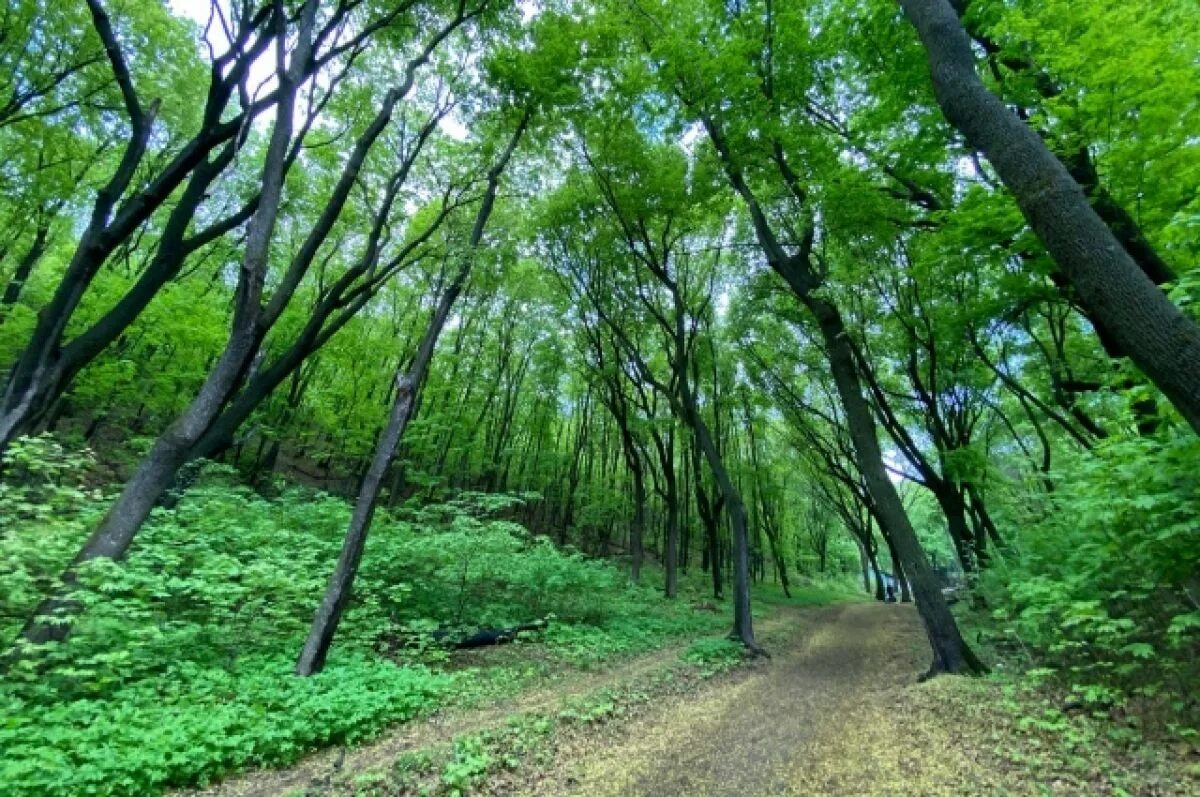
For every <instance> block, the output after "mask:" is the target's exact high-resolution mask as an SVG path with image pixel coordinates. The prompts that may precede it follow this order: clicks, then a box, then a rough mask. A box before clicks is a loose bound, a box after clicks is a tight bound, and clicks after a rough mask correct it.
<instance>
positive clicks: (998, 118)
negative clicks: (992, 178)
mask: <svg viewBox="0 0 1200 797" xmlns="http://www.w3.org/2000/svg"><path fill="white" fill-rule="evenodd" d="M899 2H900V5H901V6H902V7H903V9H904V12H905V14H906V15H907V16H908V18H909V20H910V21H911V22H912V24H913V27H914V28H916V30H917V34H918V35H919V37H920V39H921V42H922V43H923V44H924V46H925V51H926V55H927V56H928V60H929V67H930V74H931V78H932V81H933V89H934V94H935V96H936V97H937V101H938V105H939V106H940V107H941V109H942V112H943V113H944V114H945V116H946V119H947V121H949V122H950V124H952V125H953V126H954V127H955V128H957V129H958V130H959V131H960V132H962V134H963V135H964V136H965V137H966V139H967V141H968V143H969V144H970V145H971V146H973V147H975V148H977V149H978V150H979V151H981V152H982V153H983V154H984V155H985V156H986V157H987V159H988V160H989V161H990V162H991V163H992V165H993V166H994V167H995V169H996V172H997V174H999V176H1000V179H1001V180H1003V182H1004V184H1005V185H1006V186H1007V187H1008V189H1009V190H1010V191H1011V192H1012V194H1013V197H1014V198H1015V199H1016V201H1017V204H1018V205H1019V206H1020V208H1021V211H1022V213H1023V214H1024V215H1025V218H1026V220H1027V221H1028V222H1029V225H1030V227H1031V228H1032V229H1033V231H1034V232H1035V233H1036V234H1037V236H1038V238H1040V239H1041V241H1042V243H1043V244H1044V245H1045V247H1046V249H1047V251H1049V253H1050V255H1051V257H1053V258H1054V261H1055V262H1056V263H1057V264H1058V267H1059V268H1060V269H1061V270H1062V273H1063V274H1064V275H1065V276H1066V278H1067V279H1068V280H1069V281H1070V283H1071V286H1072V287H1073V288H1074V289H1075V292H1076V294H1077V295H1078V297H1079V300H1080V303H1081V304H1082V305H1083V306H1084V307H1085V308H1086V309H1087V311H1088V312H1089V313H1090V314H1093V315H1094V316H1095V317H1096V318H1097V319H1098V320H1099V321H1100V323H1101V324H1103V326H1104V328H1105V329H1107V330H1108V332H1109V334H1110V335H1111V336H1112V337H1113V339H1114V340H1115V341H1116V342H1117V343H1118V344H1119V346H1120V347H1121V349H1122V350H1123V351H1125V352H1127V353H1128V354H1129V357H1130V359H1132V360H1133V362H1134V364H1136V365H1137V366H1138V368H1140V369H1141V370H1142V372H1143V373H1145V374H1146V376H1147V377H1149V379H1150V381H1152V382H1153V383H1154V384H1155V385H1156V386H1157V387H1158V388H1159V389H1160V390H1161V391H1162V392H1163V394H1164V395H1165V396H1166V397H1167V398H1168V399H1169V400H1170V401H1171V403H1172V404H1173V405H1174V406H1175V407H1176V409H1178V410H1179V412H1180V414H1182V415H1183V417H1184V419H1185V420H1187V422H1188V423H1189V424H1190V425H1191V427H1192V429H1193V430H1195V431H1196V432H1198V433H1200V325H1197V323H1196V322H1195V321H1193V320H1192V319H1190V318H1188V317H1187V316H1186V315H1184V314H1183V313H1182V312H1181V311H1180V310H1179V308H1178V307H1176V306H1175V305H1174V304H1172V303H1171V301H1170V300H1169V299H1168V298H1167V297H1166V295H1165V294H1164V293H1163V292H1162V291H1161V290H1160V289H1159V288H1158V286H1157V285H1155V284H1154V281H1153V280H1152V279H1151V278H1150V277H1149V276H1147V275H1146V273H1145V272H1144V271H1143V270H1142V269H1141V268H1140V267H1139V266H1138V264H1137V263H1136V262H1135V261H1134V260H1133V258H1132V257H1131V256H1130V254H1129V252H1128V251H1127V250H1126V249H1125V248H1124V247H1123V246H1122V245H1121V243H1120V242H1119V241H1118V240H1117V239H1116V237H1115V236H1114V235H1113V232H1112V230H1110V229H1109V227H1108V225H1106V224H1105V223H1104V221H1103V220H1101V218H1100V217H1099V216H1098V215H1097V214H1096V211H1095V210H1094V209H1093V208H1092V207H1091V205H1089V204H1088V201H1087V197H1085V196H1084V194H1083V191H1082V190H1081V189H1080V187H1079V184H1078V183H1076V182H1075V180H1074V178H1073V177H1072V176H1071V174H1070V173H1069V172H1068V171H1067V169H1066V167H1064V166H1063V164H1062V162H1061V161H1059V159H1058V158H1057V157H1055V156H1054V153H1053V152H1051V151H1050V149H1049V148H1048V147H1047V146H1046V144H1045V142H1044V141H1042V139H1041V138H1040V137H1039V136H1038V135H1037V133H1035V132H1034V131H1033V130H1031V129H1030V128H1029V127H1028V126H1027V125H1026V124H1025V123H1024V122H1022V121H1021V120H1020V119H1019V118H1018V117H1017V116H1016V115H1015V114H1013V113H1012V112H1011V111H1010V110H1009V109H1008V108H1007V107H1006V106H1005V105H1004V104H1003V103H1002V102H1001V101H1000V100H999V99H998V98H997V97H995V96H994V95H993V94H992V93H991V92H990V91H989V90H988V89H987V87H986V86H985V85H984V84H983V81H982V80H980V78H979V75H978V74H977V73H976V71H975V57H974V54H973V53H972V50H971V41H970V39H969V38H968V36H967V33H966V31H965V30H964V29H963V26H962V22H961V20H960V19H959V18H958V15H957V14H956V13H955V11H954V9H953V8H952V7H951V5H950V3H949V2H947V0H899Z"/></svg>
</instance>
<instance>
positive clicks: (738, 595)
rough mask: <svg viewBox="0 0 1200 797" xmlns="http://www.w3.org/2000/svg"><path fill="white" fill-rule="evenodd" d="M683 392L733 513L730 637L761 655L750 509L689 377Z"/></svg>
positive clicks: (698, 437)
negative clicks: (752, 572)
mask: <svg viewBox="0 0 1200 797" xmlns="http://www.w3.org/2000/svg"><path fill="white" fill-rule="evenodd" d="M679 393H680V401H681V403H682V404H683V408H684V411H685V414H686V419H687V421H688V425H689V426H691V427H692V432H693V433H694V435H695V438H696V445H697V446H698V447H699V449H700V451H701V453H703V454H704V458H705V459H706V460H707V461H708V466H709V468H710V469H711V470H712V473H713V478H714V479H715V481H716V482H717V488H718V489H719V490H720V491H721V495H722V496H724V498H725V506H726V508H727V509H728V510H729V525H730V530H731V532H732V536H733V550H732V552H731V553H732V559H733V562H732V565H733V567H732V570H733V631H732V633H731V634H730V636H731V637H733V638H736V639H737V640H738V641H740V642H741V643H742V644H743V645H745V646H746V648H747V649H749V650H750V651H752V652H754V653H761V652H762V649H761V648H760V647H759V645H758V642H756V641H755V639H754V620H753V617H751V614H750V539H749V530H748V528H747V525H748V524H747V522H746V506H745V504H743V503H742V497H741V495H739V494H738V491H737V488H735V487H734V485H733V480H732V479H731V478H730V477H729V472H728V471H727V470H726V469H725V463H724V461H723V460H722V459H721V455H720V452H718V451H717V446H716V444H715V443H714V442H713V438H712V434H711V433H710V432H709V430H708V424H706V423H705V422H704V419H703V418H701V417H700V409H699V407H698V406H697V403H696V397H695V395H694V394H693V393H692V391H691V388H690V387H689V386H688V384H687V379H686V377H681V378H680V380H679ZM718 559H719V556H717V555H716V554H715V553H714V555H713V557H712V560H713V570H714V572H715V571H716V570H717V565H716V562H717V561H718Z"/></svg>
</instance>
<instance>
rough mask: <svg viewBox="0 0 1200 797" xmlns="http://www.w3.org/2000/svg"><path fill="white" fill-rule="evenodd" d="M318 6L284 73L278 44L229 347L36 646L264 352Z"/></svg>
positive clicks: (111, 516)
mask: <svg viewBox="0 0 1200 797" xmlns="http://www.w3.org/2000/svg"><path fill="white" fill-rule="evenodd" d="M316 6H317V4H316V2H315V0H309V2H307V3H306V4H305V6H304V11H303V14H302V22H301V27H300V31H299V34H298V41H297V44H296V47H295V49H294V51H293V53H292V60H291V62H290V63H289V64H288V66H287V67H286V69H285V68H283V67H282V59H283V55H282V44H281V45H280V52H281V54H280V56H279V58H280V61H281V68H280V70H279V72H278V80H279V92H280V100H279V104H278V106H277V110H276V117H275V124H274V126H273V128H272V131H271V137H270V142H269V143H268V145H267V153H266V157H265V160H264V163H263V170H262V192H261V195H260V200H259V203H258V207H257V209H256V211H255V213H254V216H253V217H252V218H251V220H250V224H249V227H248V229H247V233H246V249H245V252H244V255H243V258H242V264H241V270H240V271H239V274H238V287H237V292H236V295H235V300H234V305H235V306H234V315H233V322H232V328H231V331H230V335H229V340H228V342H227V343H226V346H225V350H224V351H223V352H222V353H221V356H220V357H219V358H218V360H217V363H216V365H215V366H214V367H213V369H212V371H211V372H210V373H209V375H208V377H207V378H206V379H205V380H204V384H203V385H201V387H200V391H199V393H198V394H197V395H196V398H195V399H194V400H193V401H192V403H191V404H189V405H188V407H187V409H185V410H184V412H183V414H181V415H180V416H179V417H178V418H177V419H176V420H175V422H174V423H172V424H171V426H170V427H169V428H168V429H167V430H166V431H165V432H163V434H161V435H160V436H159V437H158V439H157V440H155V441H154V445H153V446H152V447H151V449H150V452H149V453H148V454H147V455H146V457H145V458H144V459H143V460H142V461H141V463H140V464H139V465H138V469H137V471H136V472H135V473H134V474H133V476H132V477H131V478H130V480H129V481H128V482H127V483H126V484H125V487H124V489H122V491H121V495H120V496H119V497H118V498H117V500H116V502H115V503H114V504H113V506H112V507H111V508H110V509H109V511H108V513H107V514H106V515H105V516H104V519H103V520H102V521H101V522H100V525H99V526H98V527H97V528H96V530H95V531H94V532H93V533H92V535H91V537H89V538H88V540H87V542H86V543H84V546H83V548H82V549H80V551H79V553H78V554H76V556H75V558H74V559H73V560H72V562H71V564H70V566H69V567H68V568H67V570H66V572H65V573H64V574H63V576H62V587H61V588H60V590H59V591H58V593H57V594H56V595H54V596H52V597H51V598H49V599H47V600H46V601H43V602H42V604H41V605H40V606H38V608H37V609H36V610H35V612H34V615H33V617H32V618H30V621H29V623H28V624H27V625H26V626H25V629H24V630H23V632H22V633H23V636H24V637H25V639H26V640H28V641H30V642H34V643H42V642H50V641H61V640H63V639H65V638H66V637H67V635H68V634H69V633H70V630H71V625H70V623H69V622H63V621H59V622H45V618H47V617H52V616H56V615H57V616H59V617H62V616H64V615H70V614H72V613H74V611H76V610H77V609H78V608H79V606H78V602H77V601H76V600H75V599H74V598H73V597H72V596H71V592H72V591H73V589H74V587H75V585H76V583H77V581H78V574H77V568H78V567H79V566H80V565H82V564H83V563H85V562H88V561H91V560H93V559H101V558H106V559H121V558H123V557H124V556H125V554H126V553H127V552H128V550H129V546H130V545H131V544H132V542H133V538H134V536H135V535H136V534H137V532H138V530H139V529H140V528H141V526H142V524H143V523H144V522H145V520H146V518H147V517H149V515H150V510H151V509H153V508H154V505H155V503H156V502H157V501H158V499H159V498H160V497H161V496H162V494H163V493H164V492H165V491H166V489H167V488H168V487H169V486H170V485H171V482H172V480H173V479H174V477H175V474H176V473H177V472H178V470H179V468H180V466H182V465H183V464H184V463H185V462H186V461H187V458H188V451H189V450H190V449H191V447H192V446H193V445H194V444H195V443H196V441H197V440H199V439H200V436H201V435H202V434H203V433H204V431H205V429H207V428H208V425H209V424H210V423H211V422H212V419H213V418H215V417H216V415H217V413H219V412H220V409H221V406H222V405H223V404H224V402H225V400H226V399H227V398H228V396H229V393H230V392H231V391H232V390H233V388H234V386H235V385H236V383H237V380H238V379H239V378H240V377H241V375H242V374H243V373H244V369H245V367H246V365H247V364H248V363H249V362H250V359H251V358H252V357H253V355H254V351H255V350H256V349H257V347H258V342H259V331H258V320H259V317H260V315H261V312H262V307H261V301H260V300H261V297H262V290H263V282H264V280H265V277H266V271H267V263H268V257H269V254H270V249H271V239H272V235H273V233H274V230H275V222H276V219H277V218H278V214H279V206H280V203H281V199H282V192H283V177H284V174H285V172H286V170H287V163H288V159H287V154H288V148H289V147H290V146H291V143H292V131H293V121H294V114H295V100H296V97H297V95H298V93H299V88H300V86H299V84H300V78H301V75H302V74H303V71H304V69H305V68H306V67H307V64H306V62H307V60H308V57H309V53H310V52H311V49H312V30H313V25H314V22H315V16H316Z"/></svg>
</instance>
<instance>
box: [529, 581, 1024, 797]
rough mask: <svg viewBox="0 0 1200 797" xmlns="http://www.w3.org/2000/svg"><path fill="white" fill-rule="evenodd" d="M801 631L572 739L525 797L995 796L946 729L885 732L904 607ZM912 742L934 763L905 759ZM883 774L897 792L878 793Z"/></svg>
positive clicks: (904, 675) (835, 611) (876, 608)
mask: <svg viewBox="0 0 1200 797" xmlns="http://www.w3.org/2000/svg"><path fill="white" fill-rule="evenodd" d="M804 619H805V620H806V622H804V625H806V626H807V627H806V628H804V629H803V630H802V631H801V632H800V633H798V634H796V635H795V636H793V637H792V638H791V640H790V641H789V643H788V644H786V645H785V647H784V648H783V649H779V650H775V651H773V658H772V660H771V661H770V662H768V663H766V664H765V665H764V666H760V667H755V668H753V669H752V670H750V671H748V672H747V673H745V674H744V675H743V677H741V678H736V679H733V682H730V681H724V682H717V683H713V684H711V685H709V686H707V687H706V688H704V689H702V690H701V691H699V692H693V693H691V694H688V695H684V696H680V697H679V698H677V699H674V700H672V701H671V704H670V705H668V706H666V707H664V708H663V710H661V711H655V712H652V713H650V714H648V715H647V716H645V717H643V718H641V719H639V720H637V721H635V722H634V723H632V724H625V725H624V726H622V727H620V728H613V729H612V730H613V733H612V734H611V737H610V738H608V739H605V740H600V739H597V738H595V737H593V738H591V739H587V740H580V744H579V749H575V750H564V751H561V752H560V755H559V757H558V758H559V760H560V761H561V762H563V763H562V764H560V765H559V766H558V768H557V770H556V771H553V772H549V773H546V776H545V778H544V779H543V780H541V782H540V783H539V784H537V785H536V786H534V787H533V788H532V789H530V790H528V791H527V792H526V793H527V794H537V795H560V794H563V795H576V794H577V795H589V796H591V795H647V796H652V795H663V797H666V796H667V795H684V794H688V795H711V797H721V796H722V795H730V796H731V797H732V796H734V795H736V797H756V796H757V795H775V794H807V795H813V794H819V795H839V794H846V795H855V797H859V796H860V795H864V794H875V793H880V794H883V793H887V794H941V793H944V794H955V795H958V794H966V793H993V792H992V791H978V792H977V791H974V790H971V789H966V788H964V780H967V781H968V782H973V783H976V784H979V785H981V786H982V785H984V784H990V785H994V786H1002V785H1003V784H1002V783H998V782H996V779H995V778H992V777H989V775H988V773H987V772H984V771H982V769H981V768H980V767H979V765H978V764H977V762H975V761H974V760H972V758H971V757H970V756H968V755H966V754H965V753H964V754H956V752H955V749H954V748H955V745H954V744H953V735H952V734H951V733H950V732H949V730H950V729H945V730H946V733H945V734H942V733H939V730H941V729H939V728H938V727H937V726H936V725H933V726H931V725H930V724H929V723H928V722H923V723H921V728H920V729H910V728H907V727H905V726H906V723H904V722H903V721H901V722H899V723H897V722H895V721H893V719H892V716H891V715H892V714H893V713H894V712H896V711H897V710H903V698H904V693H905V692H906V691H908V690H910V689H912V688H914V676H915V675H916V674H917V673H919V672H920V671H921V669H922V667H923V665H924V664H926V662H925V661H924V656H925V655H926V654H925V653H924V651H923V648H922V645H923V640H922V639H921V634H920V629H919V626H918V620H917V617H916V614H915V612H913V611H912V609H911V607H908V606H896V605H884V604H866V603H862V604H844V605H841V606H835V607H831V608H829V609H824V610H821V611H819V612H816V613H813V614H811V615H809V616H808V617H807V618H804ZM917 736H924V737H925V738H916V737H917ZM914 743H918V744H932V745H936V746H935V747H933V748H932V749H933V750H936V751H937V754H936V755H933V756H915V755H912V750H913V744H914ZM896 775H899V776H902V777H900V778H896V780H898V781H899V782H900V783H902V784H903V788H902V789H901V790H900V791H894V790H893V791H888V790H886V788H881V786H882V785H883V784H884V783H885V782H886V781H890V780H892V779H893V776H896ZM1002 793H1012V792H1010V791H1004V792H1002Z"/></svg>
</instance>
